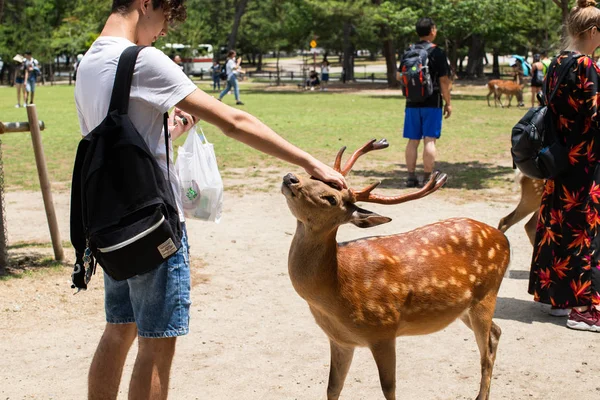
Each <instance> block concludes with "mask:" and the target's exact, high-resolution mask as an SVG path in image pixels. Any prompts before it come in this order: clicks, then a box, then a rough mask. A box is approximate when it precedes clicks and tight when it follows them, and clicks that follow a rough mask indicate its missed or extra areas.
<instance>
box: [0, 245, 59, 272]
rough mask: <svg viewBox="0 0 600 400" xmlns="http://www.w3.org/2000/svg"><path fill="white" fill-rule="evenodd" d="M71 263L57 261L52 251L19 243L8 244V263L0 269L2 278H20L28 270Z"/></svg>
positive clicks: (38, 269)
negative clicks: (14, 244)
mask: <svg viewBox="0 0 600 400" xmlns="http://www.w3.org/2000/svg"><path fill="white" fill-rule="evenodd" d="M67 265H70V264H68V263H67V262H60V261H56V260H55V259H54V258H53V256H52V249H50V252H48V251H47V250H46V251H44V250H42V249H40V248H36V247H35V244H33V246H32V245H31V244H30V245H29V246H24V245H23V244H18V245H16V246H14V247H13V246H8V265H7V266H6V268H5V269H4V271H2V269H0V279H1V278H11V277H12V278H19V277H22V276H23V274H25V273H27V272H33V271H40V270H45V269H51V268H56V267H62V266H67Z"/></svg>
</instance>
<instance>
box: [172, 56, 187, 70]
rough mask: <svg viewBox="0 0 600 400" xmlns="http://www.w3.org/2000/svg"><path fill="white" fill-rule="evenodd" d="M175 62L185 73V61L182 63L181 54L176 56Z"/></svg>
mask: <svg viewBox="0 0 600 400" xmlns="http://www.w3.org/2000/svg"><path fill="white" fill-rule="evenodd" d="M173 62H174V63H175V64H177V66H178V67H179V69H181V70H182V71H183V72H185V67H184V65H183V61H181V56H180V55H179V54H176V55H175V57H173Z"/></svg>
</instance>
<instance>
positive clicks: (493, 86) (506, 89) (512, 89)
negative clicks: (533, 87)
mask: <svg viewBox="0 0 600 400" xmlns="http://www.w3.org/2000/svg"><path fill="white" fill-rule="evenodd" d="M487 86H488V89H489V93H488V94H487V103H488V107H491V104H490V96H491V95H492V94H493V95H494V107H498V103H500V107H502V108H504V104H502V95H503V94H506V95H507V96H508V107H510V103H511V102H512V98H513V96H517V101H518V105H517V107H522V106H524V104H523V86H524V85H523V84H518V83H517V82H513V81H507V80H504V79H492V80H491V81H489V82H488V84H487Z"/></svg>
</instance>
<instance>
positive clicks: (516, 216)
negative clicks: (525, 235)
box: [498, 197, 537, 232]
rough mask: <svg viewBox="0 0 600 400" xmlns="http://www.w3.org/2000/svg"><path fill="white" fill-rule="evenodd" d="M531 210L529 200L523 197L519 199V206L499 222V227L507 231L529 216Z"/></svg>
mask: <svg viewBox="0 0 600 400" xmlns="http://www.w3.org/2000/svg"><path fill="white" fill-rule="evenodd" d="M531 212H532V210H531V209H530V208H529V207H527V200H526V199H524V198H523V197H521V201H519V204H517V207H516V208H515V209H514V210H513V211H512V212H511V213H510V214H508V215H507V216H506V217H504V218H502V219H501V220H500V222H499V223H498V229H500V230H501V231H502V232H506V231H507V230H508V228H510V227H511V226H513V225H514V224H516V223H517V222H519V221H520V220H522V219H523V218H525V217H526V216H528V215H529V214H530V213H531ZM536 221H537V219H536ZM528 223H529V222H528Z"/></svg>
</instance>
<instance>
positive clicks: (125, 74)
mask: <svg viewBox="0 0 600 400" xmlns="http://www.w3.org/2000/svg"><path fill="white" fill-rule="evenodd" d="M144 47H145V46H130V47H128V48H126V49H125V50H124V51H123V53H121V57H119V64H118V65H117V73H116V75H115V82H114V84H113V90H112V94H111V97H110V105H109V107H108V113H109V114H110V113H111V111H114V110H118V112H119V114H127V111H128V110H129V92H130V91H131V81H132V80H133V70H134V69H135V62H136V60H137V57H138V54H139V53H140V51H142V49H143V48H144Z"/></svg>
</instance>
